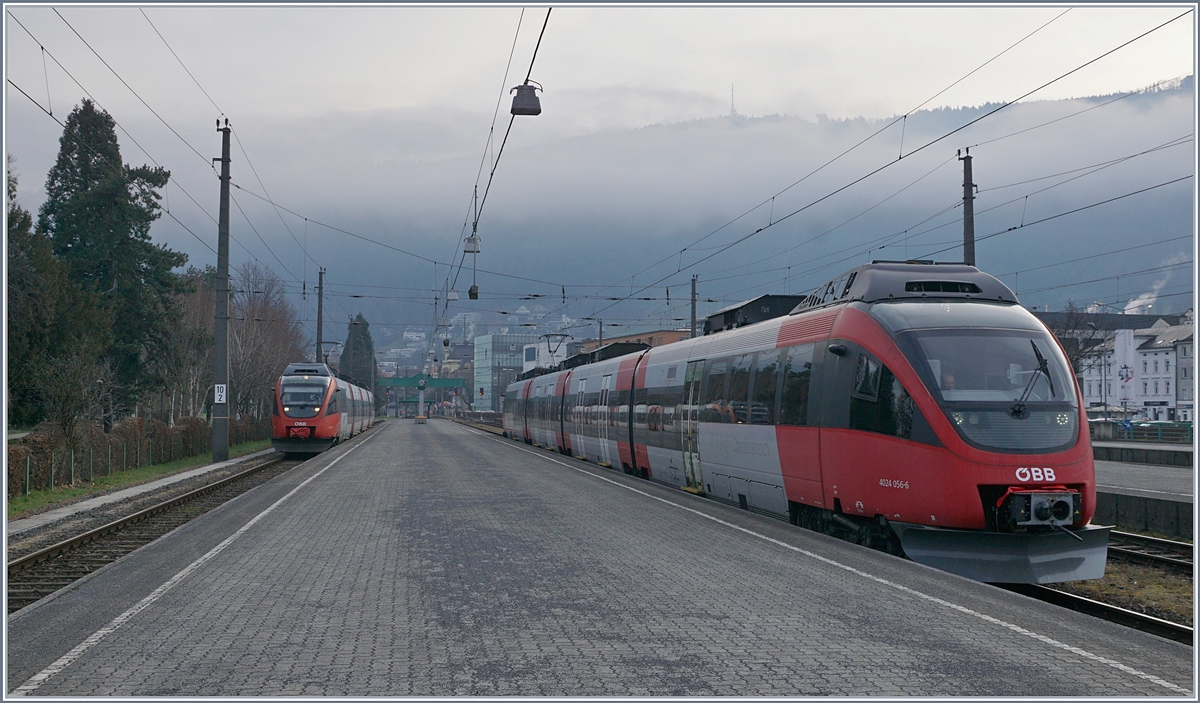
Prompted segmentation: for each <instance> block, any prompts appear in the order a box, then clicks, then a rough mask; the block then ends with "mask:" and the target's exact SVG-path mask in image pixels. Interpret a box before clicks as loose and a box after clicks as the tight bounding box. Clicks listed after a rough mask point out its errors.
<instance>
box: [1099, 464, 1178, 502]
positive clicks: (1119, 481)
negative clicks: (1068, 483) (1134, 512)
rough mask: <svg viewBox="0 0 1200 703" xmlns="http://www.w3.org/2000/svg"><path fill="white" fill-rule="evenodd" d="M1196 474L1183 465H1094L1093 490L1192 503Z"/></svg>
mask: <svg viewBox="0 0 1200 703" xmlns="http://www.w3.org/2000/svg"><path fill="white" fill-rule="evenodd" d="M1195 487H1196V472H1195V471H1194V470H1192V469H1190V468H1186V467H1182V466H1156V465H1151V464H1129V463H1126V462H1123V461H1097V462H1096V490H1097V491H1100V492H1101V493H1118V494H1121V495H1131V496H1142V497H1144V498H1161V499H1163V500H1174V501H1179V502H1182V503H1191V502H1193V501H1194V496H1195Z"/></svg>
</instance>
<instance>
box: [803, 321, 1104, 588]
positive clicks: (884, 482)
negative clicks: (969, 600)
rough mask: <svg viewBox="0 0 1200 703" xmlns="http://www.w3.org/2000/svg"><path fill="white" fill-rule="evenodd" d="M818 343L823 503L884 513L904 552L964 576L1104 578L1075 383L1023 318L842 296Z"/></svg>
mask: <svg viewBox="0 0 1200 703" xmlns="http://www.w3.org/2000/svg"><path fill="white" fill-rule="evenodd" d="M816 346H817V347H818V348H817V349H815V353H816V359H815V361H816V363H817V364H819V365H820V366H821V373H820V376H821V383H820V387H819V389H814V390H816V391H817V394H819V395H818V397H816V398H813V399H811V400H812V401H815V402H816V405H817V408H816V409H817V411H818V412H817V414H818V417H817V418H815V419H816V423H815V424H817V425H819V426H820V428H821V429H820V455H821V460H820V461H821V480H822V484H823V488H824V496H823V498H824V502H825V504H826V506H829V507H831V508H832V509H833V510H834V511H835V512H840V513H843V514H845V515H850V516H856V515H861V516H865V517H868V518H870V517H872V516H876V515H880V516H883V517H884V518H886V521H887V523H888V524H889V525H890V527H891V529H892V530H894V531H895V533H896V534H897V535H898V537H899V539H900V542H901V544H902V546H903V550H904V553H905V554H907V555H908V556H909V557H910V558H911V559H913V560H914V561H917V562H920V563H924V564H927V565H930V566H935V567H937V568H940V569H943V570H946V571H951V572H954V573H958V574H960V575H964V576H968V577H970V578H973V579H976V580H980V581H988V582H1015V583H1052V582H1058V581H1068V580H1082V579H1091V578H1100V577H1101V576H1103V573H1104V561H1105V557H1106V549H1107V541H1108V531H1109V529H1110V528H1107V527H1095V526H1090V525H1089V524H1088V523H1089V522H1090V520H1091V517H1092V514H1093V512H1094V510H1095V478H1094V465H1093V462H1092V455H1091V447H1090V443H1089V440H1088V436H1087V432H1086V431H1085V430H1084V428H1086V427H1087V422H1086V418H1085V416H1084V413H1083V409H1082V407H1081V406H1082V402H1081V399H1080V396H1079V391H1078V387H1077V385H1076V383H1075V379H1074V376H1073V374H1071V373H1070V371H1069V366H1068V365H1067V362H1066V359H1065V357H1064V355H1063V353H1062V350H1061V348H1060V347H1059V345H1058V343H1057V341H1056V340H1055V339H1054V338H1053V336H1052V335H1050V333H1049V332H1048V330H1046V328H1045V327H1044V325H1042V324H1041V323H1040V322H1039V321H1037V319H1036V318H1034V317H1033V316H1032V315H1031V314H1030V313H1029V312H1028V311H1026V310H1024V309H1023V308H1021V307H1020V306H1017V305H1012V304H1000V303H988V302H975V301H959V300H954V301H946V302H923V301H896V302H885V303H875V304H872V305H867V304H863V303H853V304H850V305H848V306H847V307H846V308H845V309H843V310H842V311H841V312H840V314H838V316H837V320H836V322H835V324H834V327H833V329H832V331H831V335H830V338H829V341H828V343H827V344H825V345H816ZM822 346H823V348H820V347H822ZM820 396H824V397H820ZM847 397H848V398H849V403H846V402H835V399H842V400H843V401H844V399H845V398H847ZM863 430H866V431H867V434H864V432H863ZM785 434H786V431H784V432H781V433H780V435H781V441H780V449H781V453H783V451H784V447H785V445H786V444H788V442H787V441H786V440H785V439H784V438H783V437H784V435H785Z"/></svg>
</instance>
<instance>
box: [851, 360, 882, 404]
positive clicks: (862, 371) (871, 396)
mask: <svg viewBox="0 0 1200 703" xmlns="http://www.w3.org/2000/svg"><path fill="white" fill-rule="evenodd" d="M879 367H880V364H879V362H878V361H876V360H875V359H872V358H871V357H870V356H868V355H867V354H866V353H865V352H861V353H859V355H858V365H857V366H856V367H855V368H854V393H853V395H854V396H855V397H856V398H864V399H866V400H872V401H873V400H875V399H877V398H878V397H879Z"/></svg>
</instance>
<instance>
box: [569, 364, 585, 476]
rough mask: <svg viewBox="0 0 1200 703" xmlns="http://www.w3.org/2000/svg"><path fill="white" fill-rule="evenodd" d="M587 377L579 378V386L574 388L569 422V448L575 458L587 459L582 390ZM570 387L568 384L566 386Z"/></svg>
mask: <svg viewBox="0 0 1200 703" xmlns="http://www.w3.org/2000/svg"><path fill="white" fill-rule="evenodd" d="M587 382H588V380H587V378H581V379H579V387H578V388H577V389H576V390H575V400H574V401H573V402H574V412H573V414H572V419H573V420H574V421H573V422H572V423H571V449H572V451H573V452H574V456H575V458H577V459H587V446H586V445H585V444H584V439H583V435H584V433H585V432H586V431H587V429H586V428H587V419H588V418H587V414H588V409H587V405H585V404H584V400H585V398H584V391H585V390H586V388H587ZM568 388H570V386H568Z"/></svg>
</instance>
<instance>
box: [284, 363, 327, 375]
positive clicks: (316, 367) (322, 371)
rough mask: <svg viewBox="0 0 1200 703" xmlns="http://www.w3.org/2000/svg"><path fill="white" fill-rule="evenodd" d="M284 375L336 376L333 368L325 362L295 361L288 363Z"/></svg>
mask: <svg viewBox="0 0 1200 703" xmlns="http://www.w3.org/2000/svg"><path fill="white" fill-rule="evenodd" d="M283 375H284V376H335V377H336V374H335V373H333V371H332V370H330V368H329V367H328V366H326V365H325V364H318V363H304V362H300V363H295V364H288V365H287V368H286V369H284V370H283Z"/></svg>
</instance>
